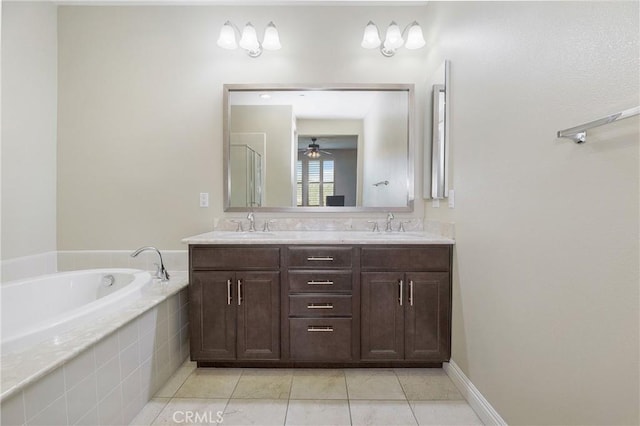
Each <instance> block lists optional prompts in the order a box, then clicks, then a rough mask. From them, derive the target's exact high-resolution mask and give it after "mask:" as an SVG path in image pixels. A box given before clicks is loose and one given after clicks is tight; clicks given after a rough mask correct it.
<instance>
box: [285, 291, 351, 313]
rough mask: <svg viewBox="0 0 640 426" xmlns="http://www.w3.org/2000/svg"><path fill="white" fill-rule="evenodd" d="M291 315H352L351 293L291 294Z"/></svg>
mask: <svg viewBox="0 0 640 426" xmlns="http://www.w3.org/2000/svg"><path fill="white" fill-rule="evenodd" d="M289 315H291V316H299V317H301V316H306V317H350V316H351V296H350V295H338V294H327V295H321V296H318V295H314V296H307V295H296V296H289Z"/></svg>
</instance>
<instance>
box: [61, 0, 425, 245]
mask: <svg viewBox="0 0 640 426" xmlns="http://www.w3.org/2000/svg"><path fill="white" fill-rule="evenodd" d="M424 11H425V8H424V6H415V7H413V6H408V7H393V8H392V9H390V8H389V7H353V6H304V7H301V6H296V7H291V6H286V7H222V6H167V7H151V6H149V7H144V6H141V7H136V6H131V7H99V6H90V7H82V6H60V7H59V10H58V14H59V22H58V30H59V34H58V40H59V45H58V49H59V97H60V99H59V111H58V114H59V160H58V170H59V173H58V179H59V184H58V215H59V217H58V234H59V237H58V241H59V243H58V248H59V249H61V250H76V249H77V250H81V249H119V248H122V249H126V248H132V247H136V246H139V245H143V244H145V245H146V244H152V245H156V246H158V247H159V248H164V249H177V248H183V246H182V245H181V243H180V240H181V239H182V238H183V237H185V236H189V235H193V234H197V233H201V232H206V231H209V230H211V229H212V228H213V222H214V218H216V217H223V216H227V217H228V216H234V215H225V214H224V213H223V210H222V173H223V171H222V170H223V168H222V85H223V84H224V83H301V82H302V83H310V84H326V83H414V84H416V93H417V94H419V95H418V97H417V102H416V104H417V105H418V109H417V112H416V117H422V109H421V105H423V101H424V99H423V94H422V91H423V90H422V89H423V88H422V82H423V80H424V62H425V58H426V55H427V50H426V49H420V50H417V51H409V50H406V49H402V50H401V51H400V52H399V53H398V54H397V55H396V57H394V58H392V59H389V58H385V57H383V56H382V55H381V54H380V52H378V51H375V50H373V51H370V50H365V49H362V48H361V47H360V41H361V39H362V31H363V29H364V26H365V25H366V23H367V21H368V20H369V19H372V20H374V21H376V22H378V23H379V24H380V25H381V26H383V27H384V26H385V25H387V24H388V22H390V21H391V20H392V19H394V20H396V21H397V22H398V23H399V24H401V25H406V24H408V23H409V22H411V21H413V20H415V19H420V17H421V16H424V15H423V14H424ZM226 20H231V21H232V22H234V23H235V24H236V25H242V24H243V23H244V22H246V21H251V22H252V23H253V24H254V25H255V26H256V27H257V29H258V32H259V33H261V32H262V31H263V30H264V27H265V26H266V24H267V23H268V22H269V21H271V20H273V21H274V23H275V24H276V25H277V27H278V30H279V32H280V37H281V41H282V45H283V48H282V49H281V50H280V51H277V52H265V53H263V54H262V56H261V57H259V58H257V59H252V58H249V57H248V56H247V55H246V54H245V53H244V52H243V51H242V50H236V51H228V50H224V49H220V48H218V47H217V46H216V44H215V41H216V39H217V37H218V33H219V30H220V27H221V26H222V24H223V23H224V22H225V21H226ZM327 28H331V31H327ZM318 34H322V36H321V37H319V36H318ZM336 64H339V66H336ZM415 134H416V135H420V137H418V138H417V140H421V135H422V122H421V121H418V123H417V126H416V129H415ZM421 152H422V151H421V150H420V151H419V152H418V153H417V155H416V164H418V162H419V161H420V158H421V157H420V155H421ZM420 190H421V186H420V187H418V188H416V193H420ZM200 192H209V193H210V200H211V207H210V208H208V209H207V208H200V207H198V195H199V193H200ZM239 216H244V215H242V214H235V217H239ZM269 216H277V215H272V214H270V215H269ZM410 216H412V217H419V218H421V217H422V216H423V210H422V203H417V205H416V210H415V212H414V213H413V214H411V215H410Z"/></svg>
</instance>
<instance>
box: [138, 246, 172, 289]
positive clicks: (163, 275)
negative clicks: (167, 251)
mask: <svg viewBox="0 0 640 426" xmlns="http://www.w3.org/2000/svg"><path fill="white" fill-rule="evenodd" d="M147 250H152V251H155V252H156V253H158V256H159V257H160V264H159V265H158V264H157V263H154V265H156V267H157V269H156V278H160V280H161V281H169V273H168V272H167V270H166V269H165V267H164V262H163V261H162V254H161V253H160V250H158V249H157V248H155V247H140V248H139V249H138V250H136V251H134V252H133V253H131V257H136V256H137V255H139V254H140V253H142V252H143V251H147Z"/></svg>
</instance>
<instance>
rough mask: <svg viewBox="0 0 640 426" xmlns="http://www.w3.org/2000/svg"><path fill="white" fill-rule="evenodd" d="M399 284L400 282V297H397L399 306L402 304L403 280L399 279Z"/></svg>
mask: <svg viewBox="0 0 640 426" xmlns="http://www.w3.org/2000/svg"><path fill="white" fill-rule="evenodd" d="M399 284H400V297H399V298H398V300H399V301H400V306H402V286H403V285H404V281H403V280H400V281H399Z"/></svg>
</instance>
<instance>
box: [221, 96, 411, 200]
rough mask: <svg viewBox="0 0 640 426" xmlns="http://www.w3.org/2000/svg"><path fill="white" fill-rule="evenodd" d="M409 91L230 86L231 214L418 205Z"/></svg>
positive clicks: (227, 193)
mask: <svg viewBox="0 0 640 426" xmlns="http://www.w3.org/2000/svg"><path fill="white" fill-rule="evenodd" d="M413 90H414V87H413V85H409V84H406V85H405V84H378V85H350V86H336V87H333V86H329V87H320V88H317V87H309V86H261V85H225V86H224V113H225V117H224V178H225V182H224V197H225V199H224V203H225V204H224V205H225V211H248V210H258V211H273V212H277V211H281V212H293V211H296V212H297V211H312V212H358V211H399V212H400V211H412V210H413V200H414V192H413V191H414V184H413V178H414V176H413V163H414V158H413V141H412V137H411V133H412V130H411V129H412V128H411V126H412V116H413V102H414V93H413Z"/></svg>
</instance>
